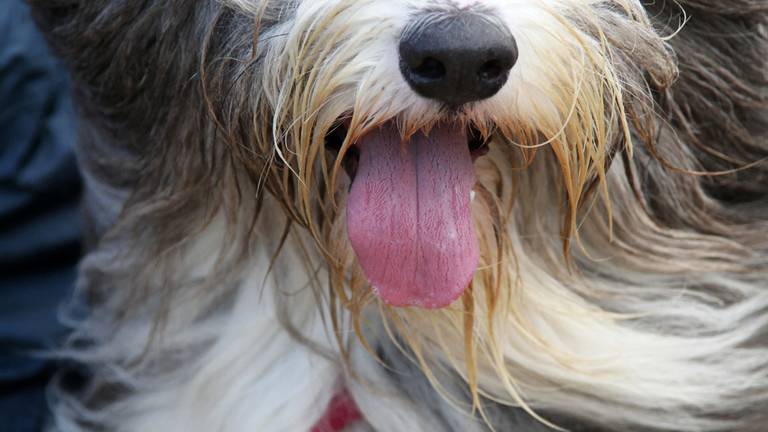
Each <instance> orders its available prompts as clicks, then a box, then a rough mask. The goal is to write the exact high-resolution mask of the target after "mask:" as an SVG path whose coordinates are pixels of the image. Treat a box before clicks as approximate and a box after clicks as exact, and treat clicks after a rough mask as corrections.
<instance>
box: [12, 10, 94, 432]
mask: <svg viewBox="0 0 768 432" xmlns="http://www.w3.org/2000/svg"><path fill="white" fill-rule="evenodd" d="M75 135H76V125H75V121H74V118H73V109H72V103H71V97H70V86H69V82H68V80H67V75H66V70H65V69H64V67H63V66H62V65H61V64H60V63H59V62H57V61H56V59H55V58H54V57H53V56H52V55H51V54H50V52H49V50H48V48H47V46H46V43H45V40H44V39H43V37H42V35H41V34H40V33H39V32H38V31H37V30H36V28H35V26H34V23H33V21H32V18H31V16H30V13H29V9H28V7H27V5H26V3H25V2H24V1H23V0H0V432H33V431H34V432H37V431H39V430H41V428H42V426H43V423H44V421H45V416H46V403H45V386H46V384H47V382H48V380H49V379H50V377H51V375H52V374H53V373H54V371H55V369H56V365H55V364H54V363H53V362H51V361H48V360H46V359H44V358H43V356H42V355H40V354H41V353H42V352H44V351H45V350H46V349H49V348H51V347H52V346H54V345H55V344H56V343H57V341H59V340H60V339H61V338H62V337H63V336H64V334H65V329H64V328H63V326H62V325H61V324H59V323H58V321H57V310H58V309H59V307H60V304H61V303H62V302H63V301H65V300H66V299H68V298H69V296H70V295H71V292H72V288H73V283H74V279H75V271H76V270H75V267H76V264H77V260H78V257H79V255H80V241H79V236H80V226H79V219H80V218H79V210H78V202H79V195H80V179H79V178H78V173H77V167H76V163H75V157H74V154H73V149H72V147H73V144H74V141H75Z"/></svg>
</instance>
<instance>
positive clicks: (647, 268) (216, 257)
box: [31, 0, 768, 432]
mask: <svg viewBox="0 0 768 432" xmlns="http://www.w3.org/2000/svg"><path fill="white" fill-rule="evenodd" d="M307 1H311V0H307ZM31 3H32V4H33V6H34V8H35V10H36V14H37V18H38V22H39V23H40V25H41V27H42V28H43V29H44V30H45V31H46V33H47V35H48V38H49V41H50V43H51V44H52V46H53V47H54V48H55V49H56V50H57V51H58V53H59V54H60V55H61V56H62V57H63V58H64V59H66V60H67V62H68V64H69V65H70V68H71V70H72V73H73V75H74V77H75V79H76V81H77V83H78V86H77V94H76V97H77V99H78V101H79V106H80V110H81V114H82V115H81V117H82V119H83V127H82V128H81V137H80V144H79V146H80V150H79V155H80V161H81V165H82V167H83V170H84V173H85V176H86V182H87V186H88V191H87V194H86V199H85V207H86V216H87V218H88V221H89V225H88V226H89V228H90V230H91V235H90V237H89V242H90V247H91V248H90V252H89V254H88V255H87V256H86V257H85V259H84V260H83V263H82V266H81V274H80V282H79V286H80V290H81V292H82V293H85V295H87V297H88V299H89V302H90V316H89V318H88V319H87V320H83V321H78V322H75V323H73V325H74V326H75V328H76V332H75V334H74V336H73V338H72V340H71V341H70V344H69V345H68V346H67V348H66V349H65V350H64V351H63V354H64V355H66V356H69V357H71V358H74V359H75V360H78V361H80V362H82V363H83V364H85V365H86V366H88V367H89V368H90V372H91V375H92V376H91V379H90V381H89V384H88V385H87V386H85V387H84V388H80V389H77V390H71V389H67V388H65V387H66V386H65V385H64V383H62V384H61V385H58V386H54V388H53V389H52V395H53V399H54V400H55V403H54V408H55V413H56V416H55V419H54V421H53V425H52V427H53V428H54V429H62V430H126V431H127V430H141V431H151V430H205V431H212V430H306V429H308V428H309V427H311V426H312V424H314V422H315V421H316V420H317V419H318V418H319V417H320V416H321V415H322V411H323V407H324V406H325V403H327V401H328V399H329V398H330V397H331V396H332V393H333V391H334V389H335V388H336V386H337V385H339V383H341V382H344V383H345V385H346V386H348V387H349V388H350V391H351V393H352V395H353V396H354V397H355V399H356V400H357V402H358V405H359V406H360V408H361V410H362V411H363V414H364V416H365V417H366V420H367V422H366V423H367V424H368V425H369V426H370V427H371V428H374V429H377V430H393V431H394V430H456V431H468V430H483V429H486V428H487V426H488V425H487V423H490V424H491V425H494V426H495V427H496V429H497V430H522V431H529V430H531V431H533V430H547V428H548V426H547V425H545V423H543V422H542V421H544V422H550V423H551V424H556V425H559V426H565V427H568V428H570V429H571V430H596V428H598V427H599V428H601V429H602V428H604V429H605V430H621V431H626V430H680V431H682V430H686V431H687V430H690V431H699V430H702V431H703V430H738V431H745V432H746V431H760V430H763V429H764V424H765V423H764V421H765V420H766V419H765V416H766V415H765V414H764V413H765V412H766V411H768V344H767V343H766V329H767V328H768V289H766V288H768V282H766V281H768V235H767V234H766V233H768V164H766V163H756V162H758V161H761V160H762V159H764V158H766V157H768V141H766V134H767V133H768V124H766V123H767V122H768V117H766V109H767V108H768V99H767V98H768V83H767V82H766V78H767V76H766V72H765V71H766V64H765V59H766V56H767V55H768V40H767V38H768V35H767V34H766V31H767V30H766V20H767V19H768V5H766V4H765V2H763V1H760V0H754V1H749V0H731V1H728V2H723V1H710V0H695V1H681V2H671V1H666V2H665V1H657V2H653V4H651V5H648V6H647V8H646V11H647V14H648V17H650V19H651V20H652V24H653V28H652V29H651V27H649V26H647V25H646V24H643V21H644V20H645V19H646V17H644V16H638V17H636V18H633V19H628V18H627V15H628V13H627V12H626V11H624V10H622V9H621V7H618V6H615V5H612V4H613V2H602V3H603V4H604V5H605V7H604V9H601V13H600V14H599V15H598V16H599V17H600V20H599V22H597V23H596V22H593V21H590V20H584V19H582V18H583V17H581V16H579V15H574V16H565V18H564V19H565V20H566V21H568V22H569V23H570V25H573V26H574V27H575V28H579V29H580V30H581V31H583V32H584V34H588V35H592V36H594V37H596V38H603V39H604V40H605V43H606V44H607V47H608V48H609V51H610V54H611V57H610V58H611V65H612V70H613V71H615V72H616V73H617V77H620V78H621V80H620V81H619V80H618V79H617V80H616V82H620V84H619V86H620V87H621V88H622V90H623V96H624V98H623V99H622V100H621V106H620V107H619V108H621V110H620V111H613V112H612V113H613V114H618V113H620V114H621V115H622V116H623V118H625V119H627V121H628V122H629V124H628V126H629V129H628V132H629V136H627V135H625V134H624V133H622V129H621V127H620V126H617V125H612V126H613V127H615V129H614V133H612V134H611V135H610V137H609V138H610V142H607V143H605V147H603V148H602V149H600V151H599V152H598V153H599V154H598V156H603V157H602V158H598V159H597V160H595V161H591V162H590V161H584V160H580V159H577V157H576V156H573V155H570V154H565V155H557V154H555V153H556V152H555V151H551V150H550V149H548V148H544V149H537V151H536V152H535V153H536V154H535V157H533V156H534V155H533V153H534V152H532V151H528V150H525V149H523V150H516V149H515V148H514V147H513V146H511V145H510V142H511V139H510V138H511V137H510V136H508V135H510V134H511V132H510V133H506V134H505V133H504V131H503V130H502V131H501V132H499V131H496V132H489V133H495V134H496V135H494V136H495V140H494V144H493V145H492V148H491V153H490V154H489V156H488V157H487V158H486V159H485V161H478V170H479V171H478V172H479V177H480V181H481V184H482V185H483V188H482V190H481V192H482V193H481V194H480V195H481V197H480V198H481V199H479V200H478V202H477V203H476V204H477V206H478V214H479V215H480V216H478V225H479V228H478V229H479V230H480V231H481V232H482V234H481V235H480V238H481V241H485V243H484V245H485V248H481V250H485V251H486V256H485V260H486V261H485V262H486V265H489V266H492V265H493V263H494V262H495V261H496V260H498V261H502V260H504V261H514V262H515V266H514V268H516V269H517V270H519V272H514V271H512V270H494V271H493V272H489V274H490V275H489V276H487V279H488V280H486V279H485V276H483V277H478V279H476V281H475V284H474V288H473V290H472V291H470V294H469V295H466V296H465V297H464V298H463V300H462V301H461V302H459V304H458V305H457V308H456V309H455V310H452V311H450V310H449V311H444V312H441V313H435V314H432V313H426V312H424V313H421V312H419V311H412V312H402V313H401V312H399V311H390V310H387V309H386V308H385V307H383V306H379V305H378V304H377V303H376V302H375V301H374V300H373V299H372V297H371V296H370V293H369V291H368V290H367V288H366V287H365V286H364V283H363V281H361V280H360V279H361V275H360V273H359V270H357V269H356V268H355V266H354V262H353V261H352V259H351V255H350V252H349V248H348V246H347V245H346V244H344V242H339V241H337V240H336V239H339V238H344V231H343V222H339V221H342V219H343V218H342V216H341V215H342V214H343V212H338V210H337V207H336V204H339V205H340V206H341V207H342V208H343V200H344V196H343V194H340V195H337V193H336V191H337V190H345V187H344V186H345V181H346V180H345V179H344V176H343V175H341V174H339V173H338V172H337V171H338V170H336V171H334V170H333V169H332V168H333V167H334V165H333V164H334V162H335V161H334V160H333V156H332V155H331V154H330V153H328V154H326V153H325V150H324V149H323V148H322V145H317V144H315V145H313V146H304V145H302V143H307V142H317V141H318V139H317V137H315V138H314V139H311V137H310V138H307V134H309V135H312V134H313V133H314V134H318V135H319V136H321V137H322V136H324V135H325V132H327V129H328V126H329V125H330V124H331V123H332V122H333V121H334V120H335V117H334V118H331V119H324V120H323V119H319V120H318V119H316V118H315V119H313V120H312V121H311V122H309V124H310V126H317V130H315V129H313V128H312V127H309V126H308V127H306V128H304V129H302V128H301V127H300V126H296V125H295V121H296V120H297V119H304V115H305V113H302V112H301V110H302V109H307V107H306V105H305V104H302V103H299V104H298V105H297V107H298V108H297V109H298V111H291V110H290V109H283V110H282V111H281V110H278V109H276V106H277V105H278V103H283V104H285V103H287V104H288V105H290V104H291V103H295V102H296V101H297V100H300V99H299V98H300V97H307V96H306V95H307V93H306V92H305V90H306V89H305V88H302V87H301V86H302V83H303V81H301V79H299V78H295V77H294V78H295V79H294V80H287V82H289V83H294V84H293V85H294V87H293V88H289V87H290V85H289V87H285V88H270V87H269V86H270V85H271V84H274V83H275V82H277V81H265V80H264V79H263V77H264V76H278V75H280V74H279V73H277V72H276V71H277V70H278V69H279V67H280V64H279V63H280V62H278V61H275V59H279V58H280V57H279V56H280V52H278V51H276V48H275V49H274V50H273V51H270V50H269V49H261V47H262V46H265V47H271V46H272V45H270V44H272V43H274V41H273V39H272V38H280V37H281V36H279V35H275V34H271V33H270V30H272V29H275V28H278V27H277V26H279V25H280V24H281V23H284V22H288V21H290V19H292V15H291V14H293V13H294V9H293V7H294V5H295V4H296V3H298V2H286V1H271V2H268V3H267V4H266V5H265V4H263V3H259V2H246V1H240V2H235V3H238V4H239V6H240V7H235V6H227V5H225V3H224V2H214V1H210V2H209V1H190V0H168V1H157V2H143V1H135V2H120V1H101V0H100V1H95V0H94V1H89V2H78V1H76V0H33V1H32V2H31ZM431 3H433V4H435V5H440V4H442V3H444V2H438V1H435V2H431ZM596 3H599V2H596ZM616 3H620V2H616ZM627 3H630V4H633V5H634V2H627ZM681 7H682V10H685V12H686V13H687V16H686V15H684V14H683V13H682V12H681ZM438 9H439V8H438ZM633 10H634V11H635V12H637V11H638V10H640V9H639V7H637V6H635V7H634V9H633ZM686 17H687V18H689V20H688V23H687V24H686V25H685V26H684V27H683V28H682V30H680V31H679V33H677V34H675V35H674V36H673V37H670V38H669V40H668V41H667V40H663V39H662V38H660V36H659V35H672V34H673V33H675V32H676V31H677V30H678V28H679V26H680V24H681V23H682V22H683V21H684V20H685V19H686ZM320 28H321V29H322V27H320ZM321 46H322V45H321ZM308 64H314V63H312V62H311V61H308ZM294 67H298V66H295V65H294ZM297 70H300V69H295V70H293V72H296V71H297ZM282 72H291V70H283V71H282ZM282 72H281V73H282ZM297 76H303V75H297ZM275 95H283V96H284V97H285V98H286V99H285V100H276V99H275V98H274V97H275ZM304 101H305V102H317V101H313V100H311V99H305V100H304ZM614 102H615V101H606V106H609V105H611V106H612V107H613V108H612V109H614V110H615V109H618V108H617V107H616V106H614V105H615V104H614ZM612 104H613V105H612ZM606 110H607V109H606ZM424 112H425V113H428V115H427V114H425V115H423V116H414V115H413V113H411V116H410V117H409V116H408V114H406V115H405V120H404V123H406V128H407V123H408V122H413V123H414V125H413V128H414V129H415V128H419V127H421V126H424V125H425V124H428V123H429V121H426V120H424V123H423V124H422V123H419V122H421V121H423V119H426V118H428V117H430V116H431V117H433V118H434V117H435V116H438V115H440V114H435V113H433V112H432V111H429V110H426V109H425V111H424ZM328 115H329V116H330V114H328ZM371 118H375V113H374V114H372V115H371ZM606 118H610V119H612V121H618V120H620V119H617V118H616V117H615V116H614V117H606ZM362 120H365V119H362ZM476 120H477V119H476V118H475V119H473V118H472V114H471V113H468V114H467V115H466V118H465V121H468V122H473V121H476ZM276 123H277V124H276ZM299 123H301V122H299ZM527 127H528V126H526V125H519V127H518V128H516V127H513V126H512V125H508V129H509V130H510V131H514V130H518V129H519V130H521V131H526V132H527V134H528V137H527V140H526V139H520V140H519V142H523V143H533V142H534V141H535V140H539V139H541V137H540V136H539V135H545V138H546V133H537V131H536V130H534V129H535V128H533V127H528V129H526V128H527ZM296 128H299V129H296ZM276 131H277V132H281V133H283V134H284V135H281V134H275V132H276ZM353 132H354V130H353ZM538 132H541V131H538ZM279 136H288V137H290V138H291V139H292V141H286V142H283V143H276V142H275V138H276V137H279ZM553 147H554V145H553ZM562 148H563V149H574V148H575V147H566V146H565V145H564V144H563V147H562ZM564 160H571V161H572V162H573V164H574V165H573V167H583V168H584V169H585V173H586V174H587V175H586V179H585V180H583V182H582V184H581V186H583V189H582V190H581V191H580V192H579V193H574V192H572V191H571V192H569V191H568V190H567V188H565V187H564V186H563V185H564V184H565V183H567V181H568V179H567V178H566V177H567V176H566V175H565V174H563V172H562V167H563V166H564V163H565V162H564ZM580 164H581V165H580ZM601 165H604V167H603V168H604V169H601V167H600V166H601ZM744 166H747V168H745V169H741V170H738V171H735V172H732V171H731V170H734V169H736V168H741V167H744ZM312 167H316V169H315V170H312ZM323 167H325V168H323ZM521 167H523V169H521ZM336 168H338V166H336ZM706 172H718V173H720V175H717V176H712V175H704V174H705V173H706ZM297 178H300V179H302V180H303V185H304V186H302V182H300V181H298V180H297ZM329 185H330V186H329ZM335 185H338V187H334V186H335ZM336 199H338V201H339V202H338V203H333V205H331V202H332V201H335V200H336ZM608 209H610V210H608ZM504 220H506V221H509V222H508V223H509V225H507V224H506V223H502V222H501V221H504ZM507 226H510V227H513V228H510V229H509V231H508V232H502V233H501V234H499V231H500V230H499V228H500V227H507ZM483 227H485V228H483ZM494 228H495V231H494ZM484 229H485V231H483V230H484ZM501 231H504V230H501ZM563 238H565V239H566V241H563ZM564 248H565V249H566V253H565V254H564V253H563V249H564ZM501 250H506V251H511V252H510V254H507V255H505V256H504V257H501V256H498V255H496V254H497V253H498V252H496V251H501ZM323 251H330V252H329V253H328V254H324V253H323ZM348 269H352V270H350V271H348ZM494 286H496V287H501V289H502V290H504V292H507V291H508V292H510V293H512V294H514V296H520V297H521V298H524V301H523V302H522V303H515V301H516V300H515V299H511V298H509V297H507V296H512V294H502V295H499V294H498V293H496V294H493V290H490V291H485V289H489V288H490V287H494ZM526 287H527V288H528V290H526ZM494 295H496V296H497V297H494ZM542 302H543V303H542ZM521 304H522V305H523V306H525V307H522V308H521V306H520V305H521ZM543 305H546V306H543ZM506 306H509V307H506ZM512 306H514V307H512ZM559 308H565V309H562V310H561V309H559ZM380 311H383V313H380ZM382 316H383V317H384V318H382ZM468 316H469V317H472V319H471V320H467V318H466V317H468ZM510 317H511V318H510ZM542 323H544V324H542ZM494 324H496V325H501V327H494ZM467 328H470V329H474V335H473V333H472V332H466V329H467ZM353 330H354V332H353ZM491 331H493V332H494V335H493V336H492V337H490V336H488V335H489V332H491ZM355 332H356V333H357V334H358V336H359V337H360V338H358V337H357V336H354V335H353V334H354V333H355ZM527 332H538V333H527ZM498 333H502V335H501V336H500V335H499V334H498ZM329 335H330V336H329ZM350 335H352V336H350ZM361 339H362V340H363V341H365V344H364V343H362V342H360V340H361ZM585 341H588V342H589V344H588V345H583V344H582V343H585ZM396 344H399V345H402V346H403V349H398V347H397V345H396ZM478 346H480V347H483V348H484V349H485V350H483V351H481V350H479V349H478V348H477V347H478ZM625 346H626V347H627V352H622V353H621V355H620V356H619V357H617V358H616V359H610V358H606V357H605V356H606V355H608V354H610V353H615V352H616V351H617V350H618V349H619V348H622V347H625ZM502 349H503V350H505V354H504V355H505V356H507V357H505V358H504V361H503V362H502V363H503V364H499V362H497V360H498V358H497V357H496V356H495V355H494V351H495V350H499V352H500V351H501V350H502ZM510 352H511V354H510ZM265 353H267V354H268V355H267V354H265ZM375 357H378V358H379V360H380V362H378V361H376V360H374V358H375ZM602 362H604V363H602ZM384 364H386V365H388V366H389V369H387V368H384V367H383V365H384ZM558 365H559V366H558ZM310 368H311V370H312V373H311V374H297V373H296V371H299V370H310ZM294 376H296V377H295V379H286V377H294ZM499 383H505V384H506V385H500V384H499ZM436 387H437V388H438V389H439V391H436V390H435V388H436ZM491 400H495V402H492V401H491ZM473 405H474V407H475V410H474V413H475V415H474V416H471V415H470V414H469V413H470V412H472V409H471V408H472V406H473ZM511 405H516V406H518V407H519V406H521V405H522V406H524V407H525V409H520V408H510V407H509V406H511ZM414 406H417V407H418V408H417V409H414V408H413V407H414ZM260 410H261V411H260ZM526 410H527V411H528V412H526ZM280 412H282V413H283V415H276V414H275V413H280ZM200 413H205V415H204V416H202V417H204V418H201V416H200ZM531 413H535V415H537V416H540V418H539V419H535V418H534V417H533V416H532V415H531ZM360 427H361V428H365V427H368V426H366V425H361V426H360Z"/></svg>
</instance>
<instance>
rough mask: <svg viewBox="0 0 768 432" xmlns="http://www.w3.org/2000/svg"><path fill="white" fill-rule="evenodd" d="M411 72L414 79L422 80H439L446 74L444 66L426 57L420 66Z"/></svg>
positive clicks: (438, 61)
mask: <svg viewBox="0 0 768 432" xmlns="http://www.w3.org/2000/svg"><path fill="white" fill-rule="evenodd" d="M412 70H413V74H414V75H415V76H416V77H418V78H421V79H423V80H439V79H442V78H443V77H445V74H446V70H445V65H444V64H443V63H442V62H441V61H440V60H437V59H434V58H432V57H426V58H425V59H424V60H423V61H422V62H421V64H420V65H418V66H416V67H415V68H413V69H412Z"/></svg>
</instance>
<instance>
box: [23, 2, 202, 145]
mask: <svg viewBox="0 0 768 432" xmlns="http://www.w3.org/2000/svg"><path fill="white" fill-rule="evenodd" d="M210 3H213V2H210ZM210 3H209V2H197V1H194V0H161V1H152V2H147V1H109V0H88V1H82V0H31V1H30V4H31V6H32V8H33V13H34V16H35V19H36V21H37V23H38V25H39V27H40V28H41V29H42V30H43V32H44V33H45V34H46V36H47V39H48V41H49V43H50V45H51V46H52V48H53V49H54V51H55V52H56V53H57V54H58V55H59V56H60V57H61V58H62V59H63V60H64V62H65V63H66V64H67V66H68V67H69V70H70V72H71V74H72V77H73V79H74V81H75V84H76V86H75V89H76V93H77V97H78V101H79V103H80V105H81V108H82V109H83V111H84V112H85V114H86V116H88V117H89V118H91V119H94V118H95V119H97V123H98V124H99V125H101V126H103V127H106V128H107V129H109V131H110V133H111V134H112V135H114V136H116V137H120V140H121V141H124V142H125V141H132V142H131V143H130V144H126V146H127V147H136V148H141V147H142V146H143V145H146V144H142V142H147V141H149V140H148V139H147V137H146V135H147V134H148V133H149V132H150V131H152V130H153V129H155V128H158V127H159V126H158V125H162V124H165V123H166V122H168V121H170V120H169V117H170V116H172V115H173V113H174V112H178V111H180V109H179V108H178V107H177V106H176V104H182V103H186V102H185V101H189V100H190V97H193V96H194V95H195V94H196V92H197V91H199V90H198V88H197V87H196V86H195V82H196V80H195V79H194V78H195V76H196V72H197V70H198V69H199V64H200V60H199V58H200V51H201V46H203V40H204V38H205V36H206V35H205V34H204V33H203V32H202V31H201V29H205V28H206V24H207V23H208V22H209V21H211V16H213V15H214V14H215V11H212V10H211V9H212V8H214V6H211V5H210ZM128 135H136V136H135V137H132V138H131V137H129V136H128ZM158 138H161V139H164V138H165V137H158ZM153 141H155V142H157V141H160V139H155V140H153Z"/></svg>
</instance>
